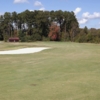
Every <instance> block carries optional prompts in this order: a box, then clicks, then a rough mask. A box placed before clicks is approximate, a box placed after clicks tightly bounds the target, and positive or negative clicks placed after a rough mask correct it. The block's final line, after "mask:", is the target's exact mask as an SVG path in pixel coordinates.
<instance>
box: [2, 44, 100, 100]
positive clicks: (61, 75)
mask: <svg viewBox="0 0 100 100" xmlns="http://www.w3.org/2000/svg"><path fill="white" fill-rule="evenodd" d="M25 47H51V49H47V50H44V51H42V52H39V53H33V54H25V55H0V100H100V44H86V43H83V44H79V43H71V42H33V43H0V50H10V49H18V48H25Z"/></svg>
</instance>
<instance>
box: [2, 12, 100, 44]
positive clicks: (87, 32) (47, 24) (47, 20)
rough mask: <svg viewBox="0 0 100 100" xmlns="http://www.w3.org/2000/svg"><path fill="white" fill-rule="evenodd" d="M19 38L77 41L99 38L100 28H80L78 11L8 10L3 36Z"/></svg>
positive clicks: (3, 25)
mask: <svg viewBox="0 0 100 100" xmlns="http://www.w3.org/2000/svg"><path fill="white" fill-rule="evenodd" d="M9 38H19V40H20V41H21V42H25V41H27V42H31V41H49V40H50V41H75V42H96V43H98V42H99V40H100V30H99V29H98V30H96V29H88V28H87V27H85V28H83V29H81V28H79V23H78V21H77V18H76V16H75V14H74V12H69V11H62V10H58V11H53V10H52V11H38V10H35V11H29V10H25V11H23V12H21V13H17V12H12V13H10V12H5V13H4V15H1V16H0V40H4V41H7V40H8V39H9Z"/></svg>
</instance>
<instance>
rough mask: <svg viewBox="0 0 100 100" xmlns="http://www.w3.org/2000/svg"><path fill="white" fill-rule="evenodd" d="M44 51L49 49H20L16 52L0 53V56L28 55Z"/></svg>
mask: <svg viewBox="0 0 100 100" xmlns="http://www.w3.org/2000/svg"><path fill="white" fill-rule="evenodd" d="M45 49H49V48H46V47H37V48H35V47H34V48H22V49H17V50H8V51H0V54H2V55H5V54H29V53H36V52H40V51H42V50H45Z"/></svg>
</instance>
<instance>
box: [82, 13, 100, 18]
mask: <svg viewBox="0 0 100 100" xmlns="http://www.w3.org/2000/svg"><path fill="white" fill-rule="evenodd" d="M82 17H84V18H87V19H95V18H100V13H99V12H94V13H93V14H90V13H89V12H85V13H83V15H82Z"/></svg>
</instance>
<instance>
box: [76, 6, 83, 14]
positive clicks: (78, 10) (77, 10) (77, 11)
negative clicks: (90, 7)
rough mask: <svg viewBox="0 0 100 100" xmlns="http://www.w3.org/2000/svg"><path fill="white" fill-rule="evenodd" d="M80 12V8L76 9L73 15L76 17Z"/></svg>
mask: <svg viewBox="0 0 100 100" xmlns="http://www.w3.org/2000/svg"><path fill="white" fill-rule="evenodd" d="M81 10H82V9H81V8H79V7H77V8H76V9H75V10H74V13H75V15H77V14H78V13H79V12H80V11H81Z"/></svg>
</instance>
